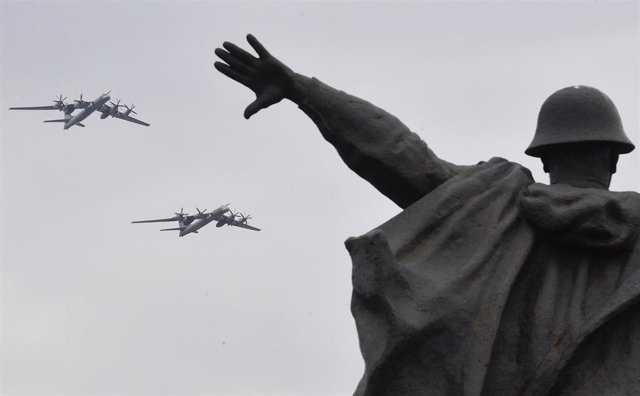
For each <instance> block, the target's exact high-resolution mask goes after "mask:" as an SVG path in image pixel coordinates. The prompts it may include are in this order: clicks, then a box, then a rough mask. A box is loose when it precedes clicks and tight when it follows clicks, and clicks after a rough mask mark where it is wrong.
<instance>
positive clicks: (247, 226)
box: [229, 221, 260, 231]
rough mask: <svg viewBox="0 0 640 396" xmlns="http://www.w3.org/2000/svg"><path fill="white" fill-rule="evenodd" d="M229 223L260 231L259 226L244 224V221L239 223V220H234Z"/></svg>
mask: <svg viewBox="0 0 640 396" xmlns="http://www.w3.org/2000/svg"><path fill="white" fill-rule="evenodd" d="M229 225H232V226H236V227H240V228H246V229H247V230H253V231H260V229H259V228H256V227H253V226H250V225H249V224H246V223H241V222H239V221H234V222H233V223H231V224H229Z"/></svg>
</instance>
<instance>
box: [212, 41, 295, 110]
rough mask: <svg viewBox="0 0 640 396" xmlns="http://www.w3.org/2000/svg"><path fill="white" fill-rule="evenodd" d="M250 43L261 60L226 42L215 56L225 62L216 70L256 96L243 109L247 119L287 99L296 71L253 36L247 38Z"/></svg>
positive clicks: (218, 65) (219, 64) (217, 49)
mask: <svg viewBox="0 0 640 396" xmlns="http://www.w3.org/2000/svg"><path fill="white" fill-rule="evenodd" d="M247 41H248V42H249V44H251V47H253V49H254V50H255V51H256V52H257V54H258V56H259V57H258V58H256V57H254V56H253V55H251V54H250V53H248V52H247V51H245V50H243V49H242V48H240V47H238V46H237V45H235V44H233V43H230V42H227V41H225V42H224V43H223V44H222V46H223V47H224V49H222V48H216V51H215V53H216V55H217V56H218V57H219V58H220V59H222V60H223V61H224V62H226V63H223V62H216V63H215V67H216V69H218V71H219V72H221V73H222V74H224V75H225V76H227V77H229V78H231V79H233V80H236V81H237V82H239V83H240V84H242V85H244V86H246V87H248V88H249V89H251V90H252V91H253V92H254V93H255V94H256V100H255V101H253V102H252V103H251V104H250V105H249V106H247V108H246V109H245V110H244V117H245V118H247V119H248V118H249V117H251V116H252V115H254V114H255V113H257V112H258V111H260V110H262V109H265V108H267V107H269V106H271V105H272V104H275V103H278V102H279V101H281V100H282V99H283V98H285V97H286V94H287V91H288V90H289V89H290V87H291V85H292V83H293V80H292V75H293V72H292V71H291V69H289V68H288V67H287V66H286V65H285V64H284V63H282V62H280V61H279V60H278V59H276V58H275V57H274V56H273V55H271V54H270V53H269V51H267V50H266V49H265V48H264V47H263V46H262V44H260V42H259V41H258V40H257V39H256V38H255V37H254V36H253V35H251V34H249V35H247Z"/></svg>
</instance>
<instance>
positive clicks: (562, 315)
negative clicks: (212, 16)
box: [215, 35, 640, 395]
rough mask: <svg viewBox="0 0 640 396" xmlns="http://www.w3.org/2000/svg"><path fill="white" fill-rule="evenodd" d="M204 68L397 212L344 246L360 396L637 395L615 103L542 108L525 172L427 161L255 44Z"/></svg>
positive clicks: (569, 91) (419, 145)
mask: <svg viewBox="0 0 640 396" xmlns="http://www.w3.org/2000/svg"><path fill="white" fill-rule="evenodd" d="M247 40H248V42H249V44H250V45H251V46H252V47H253V48H254V49H255V51H256V52H257V54H258V57H257V58H256V57H254V56H253V55H251V54H250V53H248V52H247V51H245V50H243V49H241V48H240V47H238V46H236V45H234V44H232V43H228V42H225V43H224V44H223V47H224V49H222V48H218V49H216V54H217V56H218V57H220V58H221V59H222V60H223V61H224V62H225V63H223V62H216V64H215V67H216V68H217V69H218V70H219V71H220V72H222V73H223V74H224V75H226V76H227V77H230V78H231V79H233V80H235V81H237V82H239V83H241V84H243V85H245V86H247V87H249V88H250V89H251V90H253V91H254V92H255V93H256V96H257V98H256V100H255V101H254V102H253V103H251V104H250V105H249V106H248V107H247V108H246V110H245V112H244V116H245V117H246V118H249V117H251V116H252V115H253V114H255V113H256V112H258V111H259V110H261V109H264V108H267V107H269V106H271V105H272V104H275V103H278V102H279V101H281V100H282V99H284V98H286V99H289V100H291V101H293V102H294V103H296V104H297V105H298V106H299V108H300V109H301V110H302V111H303V112H305V113H306V114H307V115H308V116H309V117H310V118H311V119H312V120H313V122H314V123H315V124H316V125H317V126H318V128H319V130H320V132H321V133H322V135H323V136H324V138H325V139H326V140H327V141H329V143H331V144H332V145H333V146H334V147H335V148H336V150H337V151H338V153H339V155H340V156H341V157H342V159H343V161H344V162H345V163H346V164H347V166H349V168H351V169H352V170H353V171H354V172H356V173H357V174H358V175H360V176H361V177H363V178H365V179H366V180H367V181H369V182H370V183H371V184H372V185H373V186H375V187H376V188H377V189H378V190H379V191H380V192H382V193H383V194H384V195H386V196H387V197H389V198H390V199H392V200H393V201H394V202H396V203H397V204H398V205H399V206H400V207H402V208H403V209H404V210H403V211H402V212H401V213H400V214H399V215H397V216H396V217H394V218H392V219H391V220H389V221H387V222H386V223H384V224H382V225H381V226H379V227H378V228H376V229H374V230H373V231H371V232H369V233H367V234H365V235H363V236H360V237H358V238H350V239H348V240H347V242H346V247H347V249H348V250H349V253H350V254H351V257H352V261H353V297H352V304H351V309H352V313H353V316H354V318H355V321H356V326H357V330H358V336H359V339H360V349H361V351H362V355H363V358H364V361H365V372H364V375H363V377H362V379H361V381H360V383H359V385H358V387H357V389H356V391H355V394H356V395H547V394H548V395H631V394H640V243H639V241H638V239H639V237H638V229H639V228H640V227H639V226H640V195H638V194H637V193H635V192H611V191H609V190H608V188H609V183H610V180H611V175H612V174H613V173H615V171H616V163H617V160H618V155H619V154H624V153H628V152H630V151H631V150H633V149H634V146H633V144H632V143H631V142H630V141H629V139H628V138H627V137H626V135H625V133H624V131H623V129H622V124H621V122H620V117H619V115H618V112H617V110H616V108H615V106H614V104H613V102H611V100H610V99H609V98H608V97H607V96H606V95H605V94H603V93H602V92H600V91H598V90H597V89H595V88H590V87H584V86H576V87H569V88H565V89H562V90H560V91H558V92H556V93H554V94H553V95H552V96H551V97H550V98H549V99H547V101H546V102H545V103H544V104H543V106H542V109H541V110H540V114H539V118H538V126H537V130H536V134H535V137H534V139H533V142H532V143H531V145H530V146H529V147H528V148H527V150H526V153H527V154H529V155H532V156H535V157H540V159H541V160H542V163H543V166H544V169H545V171H546V172H548V173H549V175H550V185H543V184H538V183H535V182H534V180H533V179H532V177H531V174H530V172H529V171H528V170H527V169H525V168H524V167H522V166H521V165H518V164H515V163H512V162H509V161H507V160H505V159H501V158H492V159H490V160H489V161H487V162H481V163H479V164H477V165H473V166H460V165H454V164H451V163H449V162H446V161H444V160H441V159H440V158H438V157H437V156H436V155H435V154H434V153H433V152H432V151H431V150H430V149H429V147H428V146H427V144H426V143H425V142H423V141H422V140H421V139H420V138H419V137H418V136H417V135H416V134H414V133H412V132H410V131H409V130H408V129H407V127H406V126H405V125H403V124H402V123H401V122H400V121H399V120H398V119H396V118H395V117H394V116H392V115H390V114H388V113H386V112H384V111H383V110H381V109H379V108H377V107H375V106H373V105H372V104H370V103H368V102H366V101H364V100H361V99H358V98H356V97H353V96H350V95H348V94H346V93H344V92H341V91H338V90H335V89H333V88H331V87H329V86H327V85H325V84H323V83H322V82H320V81H319V80H317V79H315V78H308V77H305V76H302V75H300V74H297V73H295V72H293V71H292V70H291V69H290V68H288V67H287V66H286V65H284V64H283V63H282V62H280V61H279V60H278V59H276V58H275V57H273V56H272V55H271V54H270V53H269V52H268V51H267V50H266V49H265V48H264V47H263V46H262V45H261V44H260V43H259V42H258V40H256V38H255V37H253V36H251V35H249V36H247Z"/></svg>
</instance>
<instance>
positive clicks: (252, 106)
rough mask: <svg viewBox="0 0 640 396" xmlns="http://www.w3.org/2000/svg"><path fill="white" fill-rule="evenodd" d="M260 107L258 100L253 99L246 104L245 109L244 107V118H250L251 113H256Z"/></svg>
mask: <svg viewBox="0 0 640 396" xmlns="http://www.w3.org/2000/svg"><path fill="white" fill-rule="evenodd" d="M261 108H262V107H261V106H260V103H258V101H257V100H255V101H254V102H253V103H251V104H250V105H249V106H247V108H246V109H244V118H246V119H247V120H248V119H249V118H251V116H252V115H254V114H256V113H257V112H258V111H259V110H260V109H261Z"/></svg>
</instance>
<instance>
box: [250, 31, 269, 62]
mask: <svg viewBox="0 0 640 396" xmlns="http://www.w3.org/2000/svg"><path fill="white" fill-rule="evenodd" d="M247 41H248V42H249V44H250V45H251V46H252V47H253V49H254V50H256V53H257V54H258V56H260V57H261V58H266V57H267V56H270V55H271V54H269V51H267V49H266V48H264V46H263V45H262V44H261V43H260V42H259V41H258V39H257V38H255V37H254V36H253V34H247Z"/></svg>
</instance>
